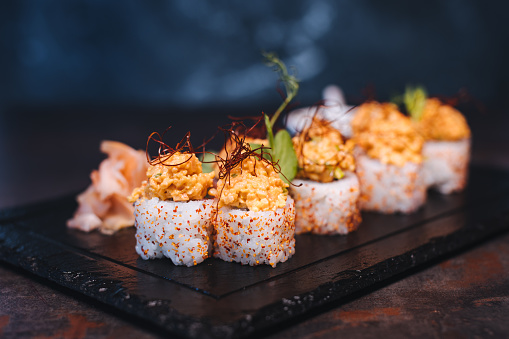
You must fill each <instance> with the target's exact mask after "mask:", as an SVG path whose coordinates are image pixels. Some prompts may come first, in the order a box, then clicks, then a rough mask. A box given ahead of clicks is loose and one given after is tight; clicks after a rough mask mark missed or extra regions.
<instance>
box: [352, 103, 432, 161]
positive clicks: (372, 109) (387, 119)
mask: <svg viewBox="0 0 509 339" xmlns="http://www.w3.org/2000/svg"><path fill="white" fill-rule="evenodd" d="M352 129H353V132H354V138H353V139H354V141H355V143H356V144H357V145H359V146H360V147H361V148H362V149H363V150H364V151H365V152H366V153H367V155H368V156H370V157H371V158H375V159H378V160H380V161H381V162H382V163H384V164H393V165H397V166H403V165H404V164H405V163H406V162H408V161H410V162H414V163H421V162H422V146H423V143H424V140H423V138H422V137H421V136H420V135H419V133H418V132H417V130H416V129H415V127H414V126H413V124H412V122H411V121H410V119H409V118H408V117H406V116H405V115H403V114H402V113H401V112H400V111H399V110H398V108H397V106H396V105H395V104H391V103H378V102H375V101H371V102H367V103H364V104H362V105H361V106H359V108H358V111H357V113H356V114H355V117H354V118H353V120H352Z"/></svg>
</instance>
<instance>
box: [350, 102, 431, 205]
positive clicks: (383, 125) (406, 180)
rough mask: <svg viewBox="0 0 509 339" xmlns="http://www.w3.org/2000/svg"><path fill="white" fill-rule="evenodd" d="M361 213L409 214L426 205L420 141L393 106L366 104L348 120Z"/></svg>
mask: <svg viewBox="0 0 509 339" xmlns="http://www.w3.org/2000/svg"><path fill="white" fill-rule="evenodd" d="M352 129H353V132H354V137H353V140H354V142H355V143H356V149H355V151H354V154H355V160H356V166H357V176H358V178H359V183H360V189H361V196H360V199H359V201H360V207H361V209H362V210H367V211H378V212H381V213H395V212H402V213H411V212H413V211H415V210H417V209H418V208H419V207H420V206H421V205H423V204H424V203H425V202H426V182H425V178H424V172H423V169H422V160H423V157H422V147H423V143H424V140H423V138H422V137H421V136H420V135H419V134H418V133H417V131H416V129H415V128H414V126H413V125H412V122H411V121H410V119H409V118H408V117H406V116H404V115H403V114H402V113H400V112H399V111H398V108H397V106H396V105H394V104H390V103H378V102H368V103H364V104H363V105H361V106H360V107H359V108H358V110H357V113H356V115H355V117H354V119H353V120H352Z"/></svg>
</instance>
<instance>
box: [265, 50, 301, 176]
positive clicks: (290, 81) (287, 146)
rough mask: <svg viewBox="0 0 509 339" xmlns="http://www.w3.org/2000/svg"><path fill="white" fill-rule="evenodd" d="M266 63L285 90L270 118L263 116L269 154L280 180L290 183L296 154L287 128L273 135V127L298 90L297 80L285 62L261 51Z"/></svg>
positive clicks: (296, 163)
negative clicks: (279, 103) (279, 171)
mask: <svg viewBox="0 0 509 339" xmlns="http://www.w3.org/2000/svg"><path fill="white" fill-rule="evenodd" d="M263 56H264V57H265V60H266V63H267V65H269V66H271V67H272V66H274V68H275V71H277V72H278V73H279V78H280V79H279V80H280V81H281V82H282V83H283V84H284V87H285V90H286V99H285V100H284V101H283V103H282V104H281V106H279V108H278V109H277V111H276V113H274V115H273V116H272V118H271V119H269V117H268V116H267V115H265V116H264V119H265V127H266V128H267V139H268V140H269V146H270V150H268V151H269V152H270V155H271V156H272V160H273V161H278V164H279V167H280V168H281V173H279V176H280V178H281V179H282V180H284V181H286V182H287V183H290V182H291V181H292V180H293V178H295V175H296V174H297V167H298V161H297V154H296V153H295V150H294V148H293V142H292V137H291V136H290V133H288V131H287V130H284V129H282V130H280V131H278V132H277V133H276V135H275V136H274V133H273V127H274V124H275V123H276V121H277V119H278V118H279V115H280V114H281V112H283V111H284V109H285V108H286V106H288V104H289V103H290V101H292V99H293V98H294V97H295V96H296V95H297V92H298V91H299V82H298V80H297V78H296V77H295V76H293V75H290V74H289V73H288V69H287V68H286V66H285V64H284V63H283V62H282V61H281V60H279V59H278V57H277V56H276V55H275V54H274V53H263Z"/></svg>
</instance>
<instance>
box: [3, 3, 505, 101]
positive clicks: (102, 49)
mask: <svg viewBox="0 0 509 339" xmlns="http://www.w3.org/2000/svg"><path fill="white" fill-rule="evenodd" d="M508 9H509V6H508V5H507V3H506V2H498V3H497V2H491V1H475V0H463V1H459V0H451V1H439V0H434V1H427V2H409V1H376V0H356V1H346V0H341V1H336V0H293V1H265V0H264V1H227V0H216V1H190V0H177V1H150V2H148V1H134V0H129V1H127V0H126V1H112V0H95V1H94V0H89V1H85V0H76V1H51V0H47V1H28V0H25V1H21V0H20V1H6V2H2V3H1V4H0V28H1V30H0V38H1V42H0V47H1V50H2V53H1V54H0V60H1V63H0V71H1V75H0V86H1V91H0V111H1V108H2V107H3V108H6V107H7V108H8V107H19V106H21V107H23V106H29V107H34V106H35V107H37V106H41V105H43V106H52V105H66V106H69V105H70V106H73V105H76V106H79V105H92V106H94V105H131V104H135V105H139V106H142V107H143V106H154V105H156V106H161V105H163V106H189V107H194V108H203V107H206V106H208V105H216V106H217V105H230V104H231V105H239V104H241V105H243V104H245V105H249V104H252V103H254V102H256V101H269V100H277V99H278V97H277V94H275V91H274V87H275V80H276V76H275V75H274V74H273V73H272V72H271V71H270V69H268V68H267V67H266V66H264V65H263V64H262V62H261V60H262V58H261V55H260V52H261V51H262V50H268V51H275V52H277V53H278V54H279V56H280V57H281V58H282V59H283V60H284V61H285V62H286V63H287V64H288V65H293V66H295V67H296V68H297V69H298V76H299V78H300V79H301V80H302V86H301V92H300V96H299V101H300V102H301V103H311V102H315V101H317V100H319V99H320V93H321V89H322V88H323V87H324V86H325V85H327V84H329V83H336V84H339V85H340V86H342V87H343V88H344V89H345V91H346V94H347V95H348V96H350V97H352V98H361V94H362V90H363V89H364V88H366V86H368V85H374V87H375V89H376V93H377V96H378V97H379V98H380V99H387V98H388V97H390V96H391V95H392V94H393V93H395V92H397V91H401V90H402V89H403V87H404V85H405V84H406V83H422V84H424V85H426V86H427V87H428V89H429V91H430V92H431V93H435V94H443V95H453V94H454V93H456V92H457V91H458V90H459V89H460V88H467V89H468V90H469V91H470V92H471V93H472V94H473V95H474V96H476V97H477V98H479V99H480V100H482V101H484V102H486V103H492V102H501V101H502V100H504V99H505V98H504V97H505V93H507V91H508V90H509V86H508V81H507V78H508V76H509V67H508V64H507V60H509V58H508V57H509V52H508V51H509V49H508V46H509V44H508V42H509V39H508V38H509V31H508V30H507V21H508V19H509V16H508V14H507V13H508V12H509V11H508Z"/></svg>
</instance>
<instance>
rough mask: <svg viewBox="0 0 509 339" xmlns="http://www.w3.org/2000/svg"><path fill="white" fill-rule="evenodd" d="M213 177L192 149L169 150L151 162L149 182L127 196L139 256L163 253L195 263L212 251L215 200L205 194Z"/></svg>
mask: <svg viewBox="0 0 509 339" xmlns="http://www.w3.org/2000/svg"><path fill="white" fill-rule="evenodd" d="M177 149H180V148H177ZM213 178H214V173H213V172H212V173H203V171H202V163H201V162H200V161H199V160H198V158H197V157H196V155H195V154H194V153H192V152H180V151H176V150H173V149H169V148H168V149H166V151H165V152H164V153H163V154H162V155H161V154H160V155H159V157H157V158H156V159H154V160H152V161H150V166H149V168H148V170H147V180H146V181H144V182H143V183H142V185H141V187H138V188H136V189H134V191H133V192H132V194H131V196H130V197H129V201H130V202H133V203H134V210H135V211H134V217H135V227H136V252H137V253H138V254H139V255H140V257H141V258H142V259H145V260H147V259H155V258H163V257H167V258H169V259H171V261H172V262H173V263H174V264H175V265H185V266H194V265H197V264H199V263H201V262H203V261H204V260H205V259H206V258H208V257H209V256H210V255H211V253H212V234H211V233H212V219H213V215H214V203H213V199H204V197H205V196H206V195H207V191H208V189H209V188H211V187H212V184H213Z"/></svg>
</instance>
